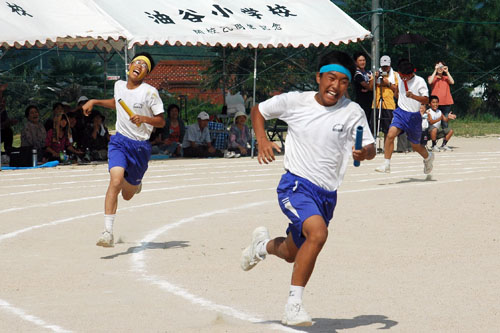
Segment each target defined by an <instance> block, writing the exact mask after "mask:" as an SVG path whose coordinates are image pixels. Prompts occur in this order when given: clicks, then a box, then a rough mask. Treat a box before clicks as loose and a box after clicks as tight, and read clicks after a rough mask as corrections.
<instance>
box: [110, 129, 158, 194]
mask: <svg viewBox="0 0 500 333" xmlns="http://www.w3.org/2000/svg"><path fill="white" fill-rule="evenodd" d="M150 157H151V144H150V143H149V141H147V140H146V141H137V140H132V139H129V138H127V137H126V136H124V135H122V134H120V133H118V132H117V133H116V134H115V135H112V136H111V139H110V141H109V145H108V170H111V168H113V167H117V166H118V167H122V168H124V169H125V180H126V181H127V182H128V183H129V184H131V185H139V184H140V183H141V181H142V177H144V174H145V173H146V170H147V169H148V162H149V158H150Z"/></svg>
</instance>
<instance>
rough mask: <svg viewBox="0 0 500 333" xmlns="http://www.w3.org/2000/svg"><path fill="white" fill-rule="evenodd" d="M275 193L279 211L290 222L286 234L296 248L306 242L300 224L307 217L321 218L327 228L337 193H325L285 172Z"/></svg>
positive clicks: (300, 178)
mask: <svg viewBox="0 0 500 333" xmlns="http://www.w3.org/2000/svg"><path fill="white" fill-rule="evenodd" d="M277 192H278V201H279V204H280V207H281V210H282V211H283V213H284V214H285V215H286V216H287V217H288V218H289V219H290V221H291V223H289V225H288V228H287V229H286V234H287V235H288V233H291V234H292V238H293V242H294V243H295V245H296V246H297V248H300V247H301V246H302V244H303V243H304V242H305V240H306V238H305V237H304V235H303V234H302V224H303V223H304V221H305V220H307V219H308V218H309V217H311V216H313V215H319V216H321V217H322V218H323V220H325V223H326V226H327V227H328V224H329V223H330V220H331V219H332V217H333V211H334V210H335V206H336V204H337V191H333V192H332V191H327V190H325V189H322V188H321V187H319V186H317V185H315V184H313V183H311V182H310V181H308V180H307V179H305V178H302V177H299V176H296V175H294V174H293V173H291V172H287V173H285V174H284V175H283V176H282V177H281V181H280V183H279V185H278V188H277Z"/></svg>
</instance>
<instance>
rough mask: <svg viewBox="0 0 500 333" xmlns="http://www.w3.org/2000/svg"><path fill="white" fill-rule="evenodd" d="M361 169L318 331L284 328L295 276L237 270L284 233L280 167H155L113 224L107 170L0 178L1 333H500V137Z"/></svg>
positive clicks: (352, 178)
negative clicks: (107, 205) (261, 236)
mask: <svg viewBox="0 0 500 333" xmlns="http://www.w3.org/2000/svg"><path fill="white" fill-rule="evenodd" d="M451 143H452V146H454V148H455V149H454V151H453V152H442V153H437V156H436V160H435V163H434V171H433V173H432V177H426V176H425V175H423V172H422V170H423V164H422V159H421V158H420V157H419V156H418V155H417V154H416V153H409V154H394V156H393V161H392V173H391V174H378V173H375V172H374V168H375V167H376V166H377V165H378V164H379V163H381V162H382V159H383V156H382V155H377V157H376V158H375V159H374V160H373V161H369V162H363V163H362V164H361V167H359V168H354V167H352V164H350V165H349V168H348V171H347V174H346V177H345V179H344V182H343V184H342V185H341V187H340V190H339V198H338V205H337V209H336V211H335V215H334V218H333V221H332V223H331V224H330V228H329V229H330V235H329V239H328V241H327V243H326V245H325V248H324V250H323V251H322V253H321V255H320V257H319V259H318V262H317V265H316V270H315V272H314V274H313V276H312V278H311V280H310V283H309V285H308V286H307V288H306V292H305V296H304V305H305V307H306V308H307V310H308V312H309V313H310V314H311V316H312V317H313V320H314V321H315V324H314V325H313V326H312V327H309V328H287V327H283V326H281V324H280V319H281V316H282V312H283V307H284V304H285V302H286V298H287V293H288V287H289V281H290V273H291V268H292V266H291V265H289V264H286V263H285V262H281V261H280V260H278V259H277V258H274V257H269V258H268V259H266V260H265V261H264V262H262V263H260V264H259V265H258V266H257V267H256V268H254V269H253V270H251V271H249V272H243V271H242V270H241V269H240V267H239V259H240V253H241V250H242V249H243V248H244V247H246V246H247V244H248V243H249V241H250V235H251V232H252V230H253V229H254V228H255V227H257V226H259V225H265V226H267V227H268V228H269V230H270V232H271V235H272V236H277V235H283V234H284V230H285V228H286V223H287V222H286V219H285V217H284V215H283V214H282V213H281V211H280V209H279V206H278V204H277V199H276V191H275V188H276V185H277V184H278V181H279V179H280V175H281V174H282V173H283V164H282V160H283V158H282V157H281V156H280V157H278V160H277V161H276V162H275V163H273V164H271V165H268V166H261V165H259V164H258V163H257V160H256V159H250V158H240V159H209V160H188V159H177V160H166V161H154V162H151V163H150V167H149V170H148V172H147V173H146V177H145V178H144V186H143V190H142V193H141V194H139V195H138V196H136V197H135V198H133V199H132V200H131V201H129V202H126V201H124V200H123V199H120V201H119V211H118V216H117V219H116V223H115V238H116V239H119V243H118V244H116V246H115V247H114V248H110V249H104V248H100V247H97V246H95V245H94V244H95V242H96V240H97V238H98V235H99V233H100V232H101V230H102V228H103V217H102V215H103V213H102V211H103V199H104V193H105V191H106V187H107V183H108V173H107V169H106V165H97V166H62V167H57V168H51V169H43V170H42V169H37V170H16V171H6V170H4V171H2V172H0V262H1V273H0V332H51V331H53V332H238V333H240V332H273V331H278V332H279V331H284V332H379V329H386V330H387V331H390V332H499V331H500V302H499V300H500V265H499V263H500V205H499V204H498V202H499V201H498V200H499V196H500V140H499V138H498V137H488V138H474V139H466V138H453V139H452V141H451Z"/></svg>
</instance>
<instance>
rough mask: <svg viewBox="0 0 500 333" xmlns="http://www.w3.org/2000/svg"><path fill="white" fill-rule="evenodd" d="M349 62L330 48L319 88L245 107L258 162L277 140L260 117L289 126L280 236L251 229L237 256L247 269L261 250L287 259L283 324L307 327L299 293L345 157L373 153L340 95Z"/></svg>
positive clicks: (362, 119)
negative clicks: (283, 231) (290, 269)
mask: <svg viewBox="0 0 500 333" xmlns="http://www.w3.org/2000/svg"><path fill="white" fill-rule="evenodd" d="M355 70H356V67H355V65H354V62H353V60H352V59H351V58H350V57H349V55H347V54H345V53H343V52H339V51H332V52H330V53H328V54H326V55H324V56H323V57H322V58H321V60H320V62H319V66H318V72H317V73H316V82H317V83H318V85H319V89H318V91H317V92H316V91H308V92H289V93H284V94H281V95H278V96H274V97H272V98H270V99H268V100H266V101H264V102H262V103H260V104H258V105H256V106H255V107H254V108H253V109H252V114H251V115H252V123H253V127H254V130H255V135H256V137H257V141H258V144H259V154H258V160H259V163H261V164H262V163H265V164H268V163H269V162H272V161H274V159H275V158H274V150H277V151H278V152H279V151H280V149H279V147H278V145H277V144H275V143H274V142H270V141H269V140H268V139H267V137H266V133H265V130H264V122H265V121H266V120H268V119H273V118H279V119H281V120H283V121H285V122H286V123H287V124H288V135H287V137H286V142H285V160H284V165H285V170H286V173H285V174H284V175H283V176H282V177H281V181H280V183H279V185H278V189H277V192H278V201H279V205H280V207H281V210H282V211H283V213H284V214H285V215H286V216H287V217H288V218H289V219H290V223H289V225H288V228H287V230H286V237H277V238H274V239H270V237H269V233H268V231H267V228H265V227H258V228H257V229H255V230H254V231H253V234H252V243H251V244H250V246H248V247H247V248H246V249H245V250H243V253H242V256H241V267H242V269H243V270H245V271H248V270H250V269H252V268H253V267H254V266H255V265H256V264H257V263H258V262H259V261H261V260H263V259H265V257H266V255H268V254H272V255H275V256H277V257H279V258H281V259H284V260H286V261H287V262H290V263H292V262H293V263H294V267H293V272H292V279H291V285H290V293H289V297H288V302H287V304H286V306H285V314H284V316H283V319H282V323H283V324H285V325H300V326H309V325H312V320H311V317H310V316H309V315H308V314H307V312H306V311H305V309H304V307H303V305H302V293H303V290H304V287H305V286H306V284H307V281H308V280H309V278H310V276H311V274H312V271H313V269H314V264H315V262H316V258H317V256H318V254H319V253H320V251H321V249H322V247H323V245H324V244H325V242H326V239H327V236H328V224H329V222H330V219H331V218H332V216H333V211H334V209H335V205H336V203H337V188H338V186H339V185H340V183H341V182H342V178H343V176H344V173H345V170H346V168H347V164H348V162H349V158H350V156H351V155H352V156H353V158H354V159H355V160H358V161H363V160H365V159H373V158H374V157H375V145H374V139H373V136H372V135H371V132H370V130H369V127H368V122H367V119H366V116H365V113H364V111H363V109H361V107H360V106H359V105H358V104H357V103H354V102H352V101H351V100H349V99H348V98H346V97H345V93H346V91H347V88H348V87H349V83H350V81H351V78H352V77H353V75H354V72H355ZM358 126H362V127H363V128H364V131H363V140H362V146H363V148H362V149H360V150H355V149H354V147H353V146H354V141H355V135H356V128H357V127H358Z"/></svg>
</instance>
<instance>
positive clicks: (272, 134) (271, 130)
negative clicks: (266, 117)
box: [266, 119, 288, 150]
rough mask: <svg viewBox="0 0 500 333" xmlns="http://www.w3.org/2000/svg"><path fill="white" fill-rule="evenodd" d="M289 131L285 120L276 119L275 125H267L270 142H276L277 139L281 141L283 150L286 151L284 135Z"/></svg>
mask: <svg viewBox="0 0 500 333" xmlns="http://www.w3.org/2000/svg"><path fill="white" fill-rule="evenodd" d="M287 131H288V124H287V123H286V122H284V121H283V120H280V119H276V120H275V121H274V122H273V123H269V124H268V125H266V132H267V137H268V138H269V141H274V140H275V138H276V137H278V139H279V140H280V143H281V150H284V149H285V138H284V134H285V133H286V132H287Z"/></svg>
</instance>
